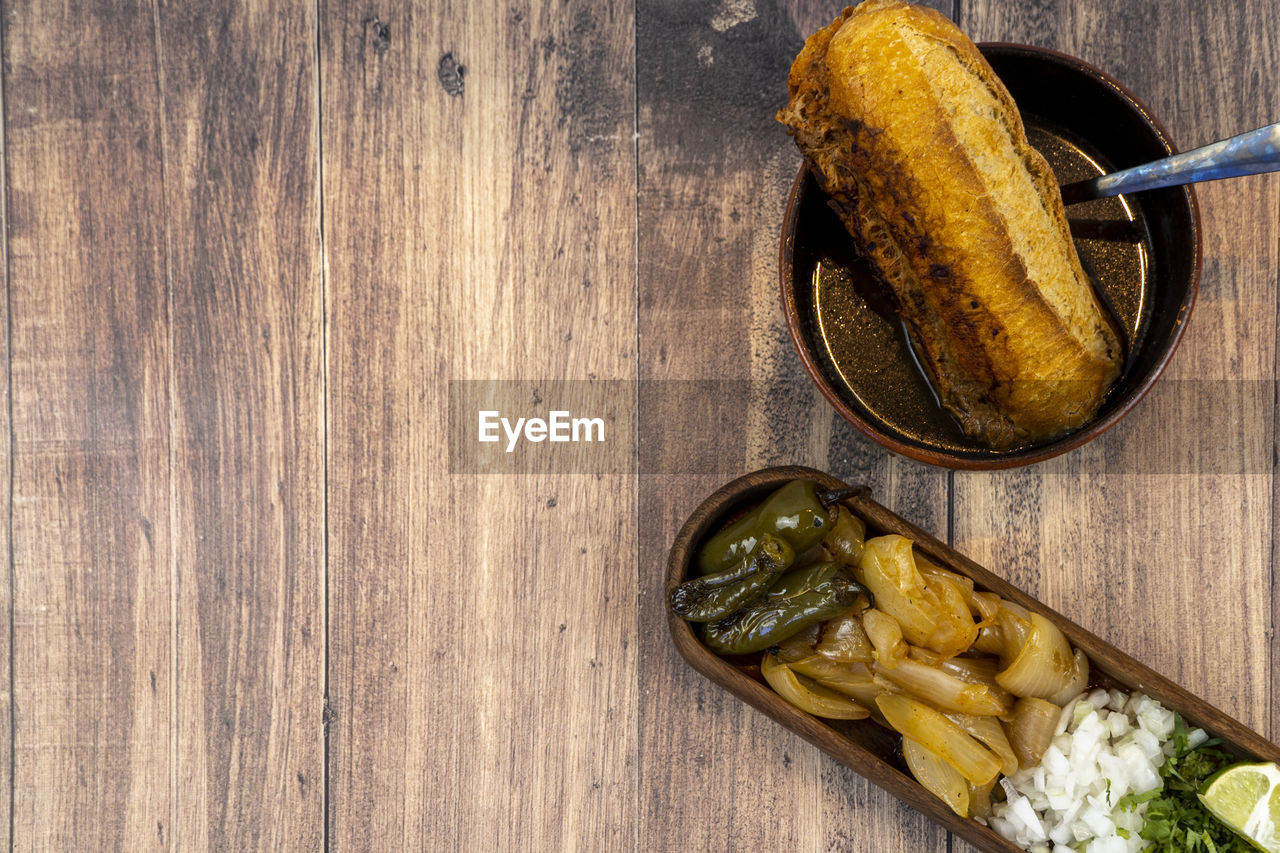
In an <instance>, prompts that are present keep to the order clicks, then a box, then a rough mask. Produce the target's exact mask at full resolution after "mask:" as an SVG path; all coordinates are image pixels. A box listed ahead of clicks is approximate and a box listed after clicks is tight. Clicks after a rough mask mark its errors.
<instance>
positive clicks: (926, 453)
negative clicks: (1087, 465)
mask: <svg viewBox="0 0 1280 853" xmlns="http://www.w3.org/2000/svg"><path fill="white" fill-rule="evenodd" d="M978 47H979V48H980V49H996V50H1004V51H1020V52H1024V53H1028V54H1032V55H1036V56H1040V57H1043V58H1046V59H1052V60H1056V61H1058V62H1061V63H1062V64H1065V65H1069V66H1072V67H1074V68H1075V69H1076V70H1077V71H1081V72H1084V73H1085V74H1089V75H1092V76H1093V77H1095V78H1096V79H1097V80H1099V81H1100V82H1102V83H1103V84H1105V85H1106V86H1108V87H1110V88H1111V89H1113V90H1114V91H1115V92H1116V93H1117V94H1118V95H1119V96H1120V97H1121V98H1123V99H1125V100H1126V101H1128V102H1129V104H1130V105H1131V106H1132V107H1134V108H1136V109H1137V111H1138V113H1139V114H1140V115H1141V116H1142V118H1143V119H1144V120H1145V121H1146V122H1147V124H1148V125H1149V126H1150V127H1151V129H1152V130H1153V131H1155V133H1156V135H1157V136H1158V137H1159V139H1160V141H1161V143H1163V145H1164V147H1165V148H1166V150H1167V151H1168V152H1169V153H1170V154H1176V153H1178V148H1177V146H1176V145H1175V144H1174V141H1173V137H1172V136H1170V134H1169V132H1168V130H1166V129H1165V127H1164V125H1163V124H1162V123H1161V122H1160V120H1159V119H1157V118H1156V116H1155V114H1154V113H1152V112H1151V110H1150V108H1149V107H1147V105H1146V104H1145V103H1143V101H1142V100H1141V99H1140V98H1138V97H1137V96H1136V95H1135V94H1133V92H1131V91H1129V89H1128V88H1126V87H1125V86H1124V84H1122V83H1121V82H1120V81H1119V80H1117V79H1116V78H1115V77H1112V76H1111V75H1110V74H1108V73H1107V72H1105V71H1103V70H1102V69H1100V68H1098V67H1096V66H1094V65H1092V64H1090V63H1088V62H1086V61H1084V60H1083V59H1080V58H1078V57H1075V56H1071V55H1070V54H1066V53H1063V52H1061V51H1057V50H1052V49H1050V48H1045V47H1035V46H1033V45H1025V44H1015V43H1012V42H981V43H980V44H979V45H978ZM808 175H809V166H808V163H807V162H806V161H801V163H800V170H799V171H798V172H797V173H796V177H795V180H794V181H792V184H791V191H790V192H789V193H788V195H787V206H786V210H785V212H784V213H783V218H782V239H781V241H780V242H779V249H778V278H779V282H780V285H781V290H782V313H783V317H784V319H785V320H786V324H787V331H788V333H789V334H790V336H791V343H792V345H793V346H794V347H795V350H796V353H797V354H798V355H799V356H800V362H801V364H802V365H803V366H804V369H805V372H806V373H808V374H809V378H810V379H812V380H813V383H814V384H815V385H817V386H818V390H819V391H820V392H821V393H822V396H823V397H825V398H826V399H827V402H828V403H830V404H831V406H832V407H833V408H834V409H835V410H836V411H837V412H839V413H840V415H841V417H843V418H844V419H845V420H846V421H848V422H849V423H851V424H853V425H854V427H856V428H857V429H858V431H859V432H861V433H862V434H863V435H865V436H867V437H868V438H870V439H871V440H872V441H875V442H876V443H878V444H880V445H882V446H883V447H885V448H887V449H888V450H890V451H892V452H894V453H897V454H900V455H902V456H906V457H908V458H910V459H915V460H916V461H919V462H925V463H927V464H930V465H937V466H940V467H943V468H952V469H958V470H968V471H993V470H1000V469H1006V468H1017V467H1021V466H1023V465H1031V464H1034V463H1036V462H1043V461H1045V460H1046V459H1052V458H1053V457H1055V456H1059V455H1061V454H1063V453H1067V452H1069V451H1071V450H1075V449H1076V448H1078V447H1080V446H1081V445H1083V444H1085V443H1087V442H1089V441H1092V440H1093V439H1095V438H1097V437H1098V436H1099V435H1102V433H1104V432H1106V431H1107V430H1108V429H1110V428H1111V427H1113V426H1114V425H1115V424H1116V423H1118V422H1119V421H1120V419H1121V418H1123V417H1124V416H1125V415H1127V414H1128V413H1129V412H1130V411H1132V410H1133V408H1134V407H1135V406H1137V404H1138V403H1139V401H1141V400H1142V398H1143V397H1145V396H1146V395H1147V393H1148V392H1149V391H1150V390H1151V387H1152V386H1153V385H1154V384H1155V382H1156V380H1157V379H1159V378H1160V376H1161V375H1162V374H1163V373H1164V370H1165V368H1166V367H1167V366H1168V364H1169V361H1170V360H1171V359H1172V358H1173V354H1174V352H1176V351H1177V349H1178V345H1179V344H1180V343H1181V342H1182V335H1183V333H1184V332H1185V331H1186V327H1187V319H1188V318H1189V317H1190V314H1191V309H1192V308H1193V307H1194V306H1195V303H1196V298H1197V296H1198V294H1199V292H1200V275H1201V267H1202V262H1203V257H1202V256H1203V244H1202V240H1201V236H1200V231H1201V222H1200V205H1199V203H1198V202H1197V200H1196V195H1195V192H1194V190H1193V189H1192V187H1191V186H1190V185H1184V186H1183V187H1182V188H1181V189H1182V191H1183V195H1184V197H1185V199H1186V203H1187V205H1188V206H1189V207H1190V209H1191V235H1190V237H1191V249H1192V262H1191V269H1190V275H1189V277H1188V284H1187V292H1186V294H1185V296H1184V297H1183V300H1182V306H1181V308H1180V309H1179V311H1178V317H1177V318H1176V320H1175V321H1174V328H1173V332H1172V334H1171V336H1170V337H1169V339H1168V341H1167V342H1166V344H1165V345H1164V352H1163V353H1162V354H1161V355H1160V358H1159V360H1158V361H1157V362H1156V364H1155V366H1154V368H1153V369H1152V370H1150V371H1149V372H1148V373H1147V375H1146V376H1145V377H1143V379H1142V380H1141V381H1140V382H1139V383H1138V384H1137V385H1136V386H1135V387H1134V388H1133V389H1132V390H1131V391H1129V393H1128V396H1127V397H1126V398H1125V399H1124V400H1122V401H1121V402H1120V404H1119V405H1117V406H1116V407H1115V408H1114V409H1112V410H1111V411H1110V412H1108V413H1107V414H1106V415H1105V416H1103V417H1101V418H1098V419H1096V420H1094V421H1092V422H1090V423H1089V424H1087V425H1086V426H1084V427H1083V428H1081V429H1078V430H1076V431H1075V432H1072V433H1069V434H1068V435H1066V436H1064V437H1062V438H1060V439H1058V440H1056V441H1053V442H1050V443H1048V444H1045V445H1041V446H1038V447H1032V448H1027V449H1025V450H1018V451H1014V452H1011V453H997V454H996V455H992V456H982V457H970V456H961V455H958V454H955V453H952V452H950V451H947V450H941V449H937V448H930V447H921V446H919V445H917V444H913V443H911V442H907V441H902V440H899V439H897V438H894V437H893V436H890V435H887V434H885V433H883V432H881V431H880V430H879V429H878V428H877V427H876V426H875V425H874V424H873V423H871V422H869V421H867V420H865V419H863V418H862V417H861V416H859V415H858V413H857V412H855V411H854V410H853V409H852V408H851V407H850V406H848V405H847V404H846V403H845V401H844V400H843V399H842V398H841V397H840V395H839V394H838V393H837V392H836V389H835V388H833V387H832V386H831V384H830V383H829V382H828V381H827V379H826V377H825V376H824V375H823V373H822V371H821V370H820V368H819V367H818V364H817V362H816V360H815V358H814V355H813V353H812V352H810V350H809V348H808V347H807V346H806V345H805V342H804V340H803V336H802V333H801V330H800V312H799V310H798V308H797V307H796V297H795V278H794V273H795V269H794V266H795V265H794V258H795V243H796V218H797V214H796V211H797V207H798V202H799V198H800V192H801V190H802V188H803V187H804V184H805V179H806V178H807V177H808Z"/></svg>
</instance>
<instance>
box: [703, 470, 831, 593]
mask: <svg viewBox="0 0 1280 853" xmlns="http://www.w3.org/2000/svg"><path fill="white" fill-rule="evenodd" d="M830 529H831V511H830V510H828V509H827V507H826V506H824V505H823V503H822V500H821V499H819V497H818V484H817V483H815V482H813V481H812V480H792V481H791V482H790V483H787V484H786V485H785V486H783V487H782V488H780V489H778V490H777V491H776V492H774V493H773V494H771V495H770V496H769V497H768V498H767V499H766V500H765V502H764V503H762V504H760V506H759V507H758V508H757V509H755V510H753V511H752V512H749V513H747V514H746V515H745V516H743V517H742V518H740V519H738V520H737V521H735V522H734V523H733V524H730V525H729V526H728V527H726V528H725V529H724V530H721V531H720V532H719V533H717V534H716V535H715V536H712V537H711V539H709V540H708V541H707V544H706V545H704V546H702V550H700V551H699V552H698V571H700V572H702V574H704V575H706V574H713V573H715V572H722V571H724V570H725V569H727V568H730V567H731V566H733V565H734V564H735V563H737V562H738V561H739V560H742V559H743V558H744V557H746V556H747V555H748V554H750V553H751V551H752V550H753V549H754V548H755V547H756V543H757V542H759V541H760V537H761V536H763V535H764V534H766V533H771V534H773V535H774V536H779V537H781V538H782V539H785V540H786V542H787V544H788V545H790V546H791V548H792V550H793V551H795V552H796V554H797V555H799V554H803V553H804V552H805V551H808V550H809V549H810V548H812V547H813V546H814V545H817V544H818V543H819V542H821V541H822V537H824V536H826V535H827V531H829V530H830Z"/></svg>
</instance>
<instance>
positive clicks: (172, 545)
mask: <svg viewBox="0 0 1280 853" xmlns="http://www.w3.org/2000/svg"><path fill="white" fill-rule="evenodd" d="M151 28H152V29H151V44H152V47H153V49H154V53H155V61H156V103H157V106H158V108H159V112H160V121H159V122H158V124H159V134H160V196H161V199H160V204H161V210H162V211H163V214H164V291H165V327H166V331H167V333H168V347H169V353H168V355H169V359H168V367H169V375H168V377H167V378H166V383H165V384H166V390H167V392H168V397H169V850H170V851H176V850H177V849H178V848H177V843H178V841H177V838H178V740H179V738H178V681H179V678H178V546H177V539H178V535H177V530H178V493H177V484H176V477H177V473H176V472H177V470H178V450H177V446H178V443H177V438H176V436H177V423H178V411H177V403H176V401H175V393H174V387H173V377H174V364H173V353H174V332H173V243H172V241H173V234H172V231H171V229H170V227H169V223H170V221H171V220H170V218H169V157H168V151H169V139H168V134H167V133H166V131H165V124H166V117H167V112H166V110H165V102H164V91H165V80H164V50H163V48H162V47H161V44H160V4H159V0H152V2H151Z"/></svg>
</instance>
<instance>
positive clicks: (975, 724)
mask: <svg viewBox="0 0 1280 853" xmlns="http://www.w3.org/2000/svg"><path fill="white" fill-rule="evenodd" d="M946 717H947V719H948V720H950V721H951V722H953V723H955V724H956V725H957V726H959V727H960V728H962V729H964V730H965V733H966V734H969V735H972V736H973V737H974V738H976V739H977V740H978V742H979V743H981V744H982V745H983V746H985V747H986V748H987V749H989V750H991V751H992V752H994V753H995V754H996V757H997V758H999V759H1000V772H1001V773H1003V774H1004V775H1006V776H1012V775H1013V774H1014V773H1017V772H1018V756H1017V755H1015V754H1014V752H1013V746H1012V745H1010V743H1009V736H1008V735H1006V734H1005V731H1004V726H1002V725H1000V721H999V720H997V719H996V718H995V717H978V716H975V715H973V714H955V713H951V714H947V715H946Z"/></svg>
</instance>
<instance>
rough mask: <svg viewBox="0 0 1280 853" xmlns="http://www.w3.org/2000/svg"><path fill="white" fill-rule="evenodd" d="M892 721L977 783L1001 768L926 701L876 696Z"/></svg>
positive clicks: (986, 750)
mask: <svg viewBox="0 0 1280 853" xmlns="http://www.w3.org/2000/svg"><path fill="white" fill-rule="evenodd" d="M876 705H877V706H878V707H879V708H880V713H882V714H884V717H885V719H886V720H888V721H889V725H890V726H892V727H893V728H894V730H896V731H897V732H898V733H899V734H901V735H903V736H904V737H909V738H911V739H912V740H914V741H916V742H917V743H919V744H920V745H921V746H923V747H924V748H925V749H927V750H929V751H930V752H932V753H933V754H935V755H937V756H938V757H939V758H941V759H943V760H944V761H946V762H947V763H948V764H950V765H951V766H952V767H954V768H955V769H956V770H958V771H960V775H961V776H963V777H964V778H965V779H967V780H968V781H970V782H972V783H973V784H975V785H985V784H986V783H987V782H990V781H991V780H993V779H995V778H996V775H997V774H998V773H999V772H1000V760H999V759H997V758H996V757H995V756H994V755H993V754H992V753H991V751H990V750H988V749H987V748H986V747H985V746H983V745H982V744H980V743H978V742H977V741H976V740H974V739H973V738H972V737H970V736H969V735H967V734H965V731H964V730H963V729H962V728H960V727H959V726H957V725H956V724H955V723H953V722H951V721H950V720H948V719H947V718H946V717H944V716H942V714H940V713H939V712H937V711H935V710H934V709H933V708H930V707H929V706H928V705H926V704H924V703H923V702H918V701H916V700H915V699H911V698H909V697H907V696H899V695H895V694H885V695H883V696H880V697H878V698H877V699H876Z"/></svg>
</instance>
